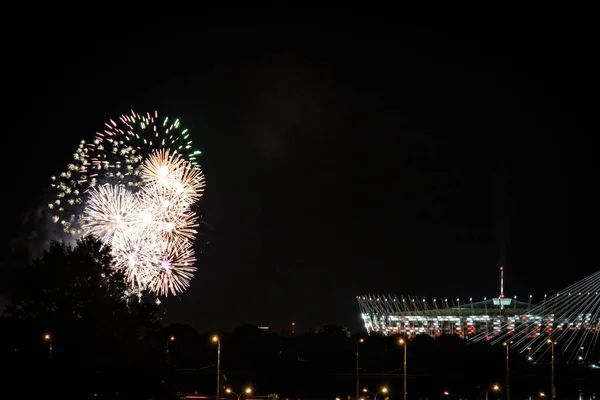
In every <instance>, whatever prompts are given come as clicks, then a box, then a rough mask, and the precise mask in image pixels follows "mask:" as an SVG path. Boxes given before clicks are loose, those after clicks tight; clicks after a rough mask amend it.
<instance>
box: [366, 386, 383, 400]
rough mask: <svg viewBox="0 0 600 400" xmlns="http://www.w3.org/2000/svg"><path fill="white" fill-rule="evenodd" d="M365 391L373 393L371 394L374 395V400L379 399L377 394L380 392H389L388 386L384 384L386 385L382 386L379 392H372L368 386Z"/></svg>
mask: <svg viewBox="0 0 600 400" xmlns="http://www.w3.org/2000/svg"><path fill="white" fill-rule="evenodd" d="M363 392H365V393H371V394H372V395H373V400H377V395H378V394H379V393H387V392H388V388H387V387H385V386H384V387H382V388H381V390H380V391H379V392H377V393H373V392H371V391H370V390H369V389H367V388H364V389H363Z"/></svg>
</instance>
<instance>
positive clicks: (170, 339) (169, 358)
mask: <svg viewBox="0 0 600 400" xmlns="http://www.w3.org/2000/svg"><path fill="white" fill-rule="evenodd" d="M174 341H175V336H169V338H168V339H167V363H168V362H169V361H171V357H170V354H169V353H170V352H171V349H170V347H169V343H170V342H174Z"/></svg>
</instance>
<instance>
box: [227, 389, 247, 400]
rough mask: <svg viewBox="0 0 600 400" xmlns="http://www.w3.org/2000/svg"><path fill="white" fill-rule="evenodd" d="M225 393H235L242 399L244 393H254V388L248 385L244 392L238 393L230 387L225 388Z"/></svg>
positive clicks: (238, 399) (238, 398)
mask: <svg viewBox="0 0 600 400" xmlns="http://www.w3.org/2000/svg"><path fill="white" fill-rule="evenodd" d="M225 393H227V394H229V393H231V394H233V395H234V396H236V397H237V400H240V397H242V396H243V395H244V394H250V393H252V388H250V387H247V388H246V389H245V390H244V391H243V392H241V393H240V394H237V393H236V392H234V391H233V390H231V389H230V388H227V389H225Z"/></svg>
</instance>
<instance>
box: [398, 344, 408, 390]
mask: <svg viewBox="0 0 600 400" xmlns="http://www.w3.org/2000/svg"><path fill="white" fill-rule="evenodd" d="M398 343H400V344H401V345H404V368H403V369H404V400H406V394H407V391H406V347H407V343H406V341H405V340H404V339H400V340H398Z"/></svg>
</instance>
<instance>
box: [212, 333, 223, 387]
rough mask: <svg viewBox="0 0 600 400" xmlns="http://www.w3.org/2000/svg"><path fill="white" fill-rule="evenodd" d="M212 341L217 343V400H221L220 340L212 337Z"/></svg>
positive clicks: (217, 337) (215, 336)
mask: <svg viewBox="0 0 600 400" xmlns="http://www.w3.org/2000/svg"><path fill="white" fill-rule="evenodd" d="M212 341H213V342H215V343H217V399H220V398H221V339H220V338H219V336H217V335H214V336H213V337H212Z"/></svg>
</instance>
